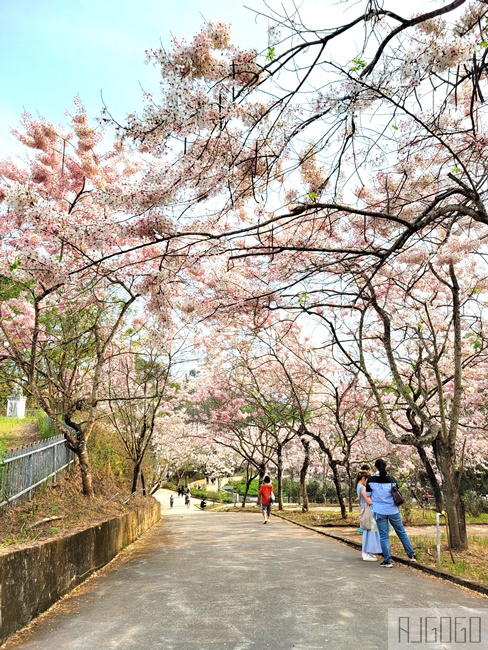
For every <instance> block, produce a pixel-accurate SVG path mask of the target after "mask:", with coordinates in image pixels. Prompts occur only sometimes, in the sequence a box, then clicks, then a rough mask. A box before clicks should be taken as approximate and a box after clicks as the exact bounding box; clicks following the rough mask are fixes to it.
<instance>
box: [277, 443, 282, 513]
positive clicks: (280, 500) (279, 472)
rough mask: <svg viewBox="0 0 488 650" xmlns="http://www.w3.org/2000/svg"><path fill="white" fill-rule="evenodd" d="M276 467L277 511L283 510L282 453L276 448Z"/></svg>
mask: <svg viewBox="0 0 488 650" xmlns="http://www.w3.org/2000/svg"><path fill="white" fill-rule="evenodd" d="M276 467H277V469H278V476H277V480H278V510H283V453H282V449H281V447H279V448H278V460H277V464H276Z"/></svg>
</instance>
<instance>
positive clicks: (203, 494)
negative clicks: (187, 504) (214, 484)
mask: <svg viewBox="0 0 488 650" xmlns="http://www.w3.org/2000/svg"><path fill="white" fill-rule="evenodd" d="M191 495H192V497H194V498H195V499H208V492H207V490H192V491H191Z"/></svg>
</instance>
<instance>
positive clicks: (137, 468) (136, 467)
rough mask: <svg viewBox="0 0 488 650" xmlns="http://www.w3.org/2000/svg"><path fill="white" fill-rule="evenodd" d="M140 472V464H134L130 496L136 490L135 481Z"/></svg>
mask: <svg viewBox="0 0 488 650" xmlns="http://www.w3.org/2000/svg"><path fill="white" fill-rule="evenodd" d="M140 471H141V465H140V463H134V468H133V470H132V486H131V489H130V491H131V494H133V493H134V492H136V490H137V479H138V478H139V474H140Z"/></svg>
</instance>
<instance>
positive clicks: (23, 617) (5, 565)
mask: <svg viewBox="0 0 488 650" xmlns="http://www.w3.org/2000/svg"><path fill="white" fill-rule="evenodd" d="M160 517H161V510H160V504H159V503H158V502H157V501H155V500H153V499H151V501H150V503H149V504H148V505H146V506H142V507H141V508H140V509H138V510H136V511H134V512H129V513H126V514H124V515H121V516H120V517H116V518H114V519H110V520H108V521H104V522H102V523H100V524H98V525H96V526H95V527H93V528H87V529H86V530H82V531H80V532H77V533H73V534H72V535H69V536H67V537H62V538H56V539H53V540H47V541H45V542H41V543H37V544H35V545H32V546H25V547H22V548H19V549H16V550H11V551H9V550H8V549H4V550H3V551H1V552H0V644H1V643H3V642H4V641H5V640H6V639H7V638H8V637H9V636H10V635H11V634H13V633H14V632H16V631H17V630H19V629H20V628H22V627H24V626H25V625H27V623H29V622H30V621H31V620H32V619H33V618H35V617H36V616H38V615H39V614H41V612H44V611H45V610H46V609H48V608H49V607H50V606H51V605H52V604H53V603H55V602H56V601H57V600H58V599H59V598H61V596H64V595H65V594H67V593H68V592H69V591H70V590H71V589H73V588H74V587H76V585H78V584H80V583H81V582H83V580H85V579H86V578H87V577H88V576H89V575H90V574H91V573H93V572H94V571H96V570H97V569H100V568H101V567H102V566H104V565H105V564H107V562H110V560H112V559H113V558H114V557H115V556H116V555H117V553H119V551H121V550H122V549H123V548H124V547H125V546H127V545H128V544H131V543H132V542H134V541H135V540H136V539H137V538H138V537H139V536H140V535H141V534H142V533H143V532H144V531H146V530H148V529H149V528H150V527H151V526H153V524H155V523H156V522H157V521H158V520H159V519H160Z"/></svg>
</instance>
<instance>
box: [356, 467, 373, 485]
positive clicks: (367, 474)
mask: <svg viewBox="0 0 488 650" xmlns="http://www.w3.org/2000/svg"><path fill="white" fill-rule="evenodd" d="M370 476H371V472H368V471H367V470H363V471H362V472H358V474H357V476H356V487H357V485H358V483H359V481H361V480H362V479H363V478H364V477H366V478H369V477H370Z"/></svg>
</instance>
